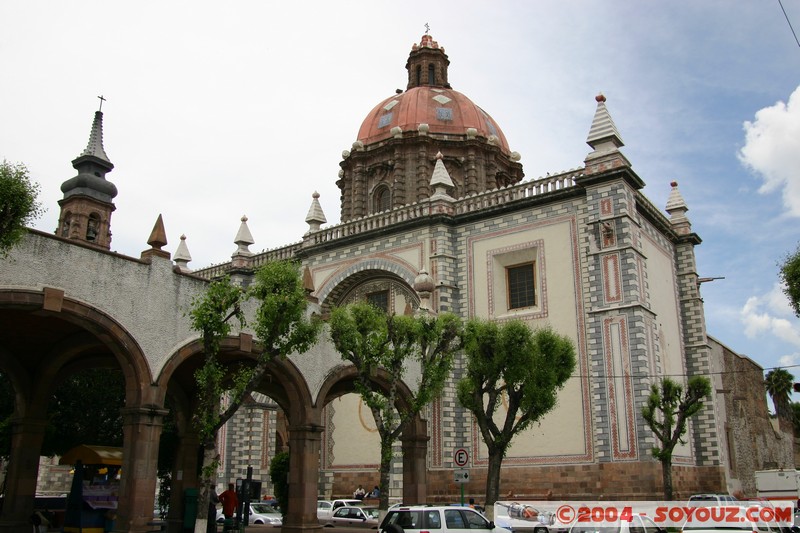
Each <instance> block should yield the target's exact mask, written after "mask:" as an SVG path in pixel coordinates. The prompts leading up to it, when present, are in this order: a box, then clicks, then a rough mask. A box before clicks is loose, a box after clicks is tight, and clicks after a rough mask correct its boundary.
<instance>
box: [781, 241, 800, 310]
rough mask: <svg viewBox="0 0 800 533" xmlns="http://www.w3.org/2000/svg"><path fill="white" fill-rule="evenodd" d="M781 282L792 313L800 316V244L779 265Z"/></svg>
mask: <svg viewBox="0 0 800 533" xmlns="http://www.w3.org/2000/svg"><path fill="white" fill-rule="evenodd" d="M778 275H779V277H780V279H781V281H782V282H783V292H784V294H786V297H787V298H789V304H790V305H791V306H792V310H794V314H795V315H797V316H798V317H800V246H798V247H797V250H795V251H794V253H792V254H789V255H787V256H786V258H785V259H784V261H783V263H781V265H780V272H779V273H778Z"/></svg>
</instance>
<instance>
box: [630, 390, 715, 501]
mask: <svg viewBox="0 0 800 533" xmlns="http://www.w3.org/2000/svg"><path fill="white" fill-rule="evenodd" d="M709 394H711V382H710V381H709V380H708V378H705V377H702V376H692V377H690V378H689V381H688V382H687V384H686V389H685V390H684V388H683V386H682V385H680V384H679V383H677V382H675V381H673V380H671V379H670V378H663V379H662V380H661V383H654V384H653V385H652V386H651V387H650V396H649V397H648V398H647V403H646V404H645V405H644V407H642V417H643V418H644V420H645V422H647V425H648V426H649V427H650V429H651V430H652V431H653V433H654V434H655V436H656V439H657V440H658V442H659V443H660V446H654V447H653V457H654V458H656V459H658V460H659V461H661V473H662V477H663V482H664V499H665V500H671V499H672V453H673V451H674V450H675V446H677V445H678V444H679V443H683V441H682V440H681V439H682V438H683V436H684V435H685V434H686V430H687V425H686V424H687V422H688V421H689V419H690V418H691V417H693V416H694V415H696V414H697V413H698V412H699V411H700V409H702V408H703V399H704V398H705V397H707V396H708V395H709Z"/></svg>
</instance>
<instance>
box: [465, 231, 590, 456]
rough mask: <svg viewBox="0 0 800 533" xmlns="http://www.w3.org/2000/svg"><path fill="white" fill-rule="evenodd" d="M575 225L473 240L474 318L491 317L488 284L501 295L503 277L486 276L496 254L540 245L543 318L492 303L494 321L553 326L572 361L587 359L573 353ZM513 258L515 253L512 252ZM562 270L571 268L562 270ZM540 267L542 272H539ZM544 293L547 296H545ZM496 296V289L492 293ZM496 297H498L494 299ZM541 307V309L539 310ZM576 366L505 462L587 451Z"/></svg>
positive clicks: (482, 452)
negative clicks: (568, 348)
mask: <svg viewBox="0 0 800 533" xmlns="http://www.w3.org/2000/svg"><path fill="white" fill-rule="evenodd" d="M574 239H575V234H574V220H573V219H571V218H562V219H561V221H559V222H555V223H554V222H553V221H552V220H550V221H544V222H538V223H534V224H524V225H520V226H518V227H517V228H516V231H514V232H510V233H509V232H506V231H501V232H498V233H497V234H495V235H493V234H491V233H490V234H487V235H486V238H485V239H476V240H474V241H473V242H474V244H473V248H472V250H471V252H472V254H471V255H472V265H471V267H472V272H473V282H474V283H471V284H470V286H471V287H472V291H473V292H472V294H473V297H474V309H475V314H476V315H477V316H481V317H486V316H488V315H489V307H490V302H489V300H488V293H489V291H488V290H487V285H488V284H489V283H496V282H497V281H498V278H501V279H499V281H500V284H499V287H500V288H501V289H498V290H504V287H505V272H504V271H502V269H500V270H501V271H498V269H497V268H494V271H491V272H490V270H491V269H490V267H491V265H490V264H489V263H490V261H491V260H488V261H487V256H489V257H491V256H492V254H493V253H494V252H493V251H497V250H517V249H518V248H519V246H522V245H525V243H539V246H540V247H541V248H542V250H543V254H540V255H539V259H538V260H539V261H540V262H542V263H543V265H540V268H539V272H540V273H541V277H542V279H541V283H540V284H539V287H540V290H541V294H540V297H541V298H546V299H547V309H546V313H542V311H543V309H540V310H539V311H537V312H536V313H535V314H533V315H531V314H530V313H526V312H525V311H523V310H520V311H517V312H505V311H504V310H502V309H500V307H501V306H500V304H499V302H495V304H494V308H495V316H497V315H498V314H502V316H497V317H498V318H519V319H523V320H526V321H527V322H528V323H529V324H530V325H531V327H533V328H537V327H544V326H551V327H552V328H553V330H554V331H556V332H557V333H559V334H561V335H566V336H567V337H569V338H571V339H572V341H573V342H574V344H575V347H576V357H577V358H580V357H582V356H584V355H585V354H581V353H579V352H578V351H577V347H578V346H579V344H578V337H579V335H581V332H580V331H579V326H578V313H577V312H576V310H577V309H580V305H579V302H578V295H577V293H576V277H577V276H578V272H577V268H578V266H577V265H578V258H577V257H575V247H574V246H573V245H574ZM512 253H516V252H512ZM565 265H569V266H568V267H565ZM541 267H543V268H541ZM545 292H546V296H545ZM495 294H497V290H495ZM498 297H499V296H496V298H498ZM539 307H540V308H542V307H543V306H542V305H540V306H539ZM580 373H581V367H580V364H578V365H577V366H576V370H575V371H574V373H573V377H572V378H570V379H569V380H568V381H567V383H566V385H565V387H564V388H563V389H562V390H561V391H560V392H559V394H558V404H557V405H556V407H555V408H554V409H553V410H552V411H551V412H550V413H548V414H547V415H545V416H544V417H542V419H541V421H540V423H537V424H533V426H532V427H531V428H529V429H528V430H526V431H525V432H523V433H521V434H519V435H518V436H517V437H516V438H515V439H514V440H513V441H512V444H511V448H510V449H509V451H508V454H507V457H508V458H513V457H537V456H559V455H580V454H583V453H585V452H586V449H585V447H586V446H585V444H586V440H585V438H584V432H585V430H586V424H587V423H588V421H587V420H585V417H584V408H583V407H584V406H583V395H584V391H583V390H582V385H581V380H580V379H578V376H579V375H580ZM505 415H506V411H505V409H504V408H501V409H500V410H499V412H498V414H497V416H496V418H497V419H498V420H500V419H505ZM477 440H478V443H479V453H478V457H480V458H486V457H487V456H488V455H487V452H486V446H485V444H484V442H483V440H482V439H477Z"/></svg>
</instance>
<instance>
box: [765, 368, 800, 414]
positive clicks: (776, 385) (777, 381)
mask: <svg viewBox="0 0 800 533" xmlns="http://www.w3.org/2000/svg"><path fill="white" fill-rule="evenodd" d="M764 385H766V388H767V394H769V397H770V398H772V404H773V405H774V406H775V415H776V416H778V417H779V418H784V419H786V420H791V418H792V410H791V406H790V404H791V400H790V398H791V395H792V388H793V387H794V376H793V375H792V374H791V373H790V372H789V371H788V370H786V369H784V368H774V369H772V370H770V371H769V372H767V375H766V376H765V377H764Z"/></svg>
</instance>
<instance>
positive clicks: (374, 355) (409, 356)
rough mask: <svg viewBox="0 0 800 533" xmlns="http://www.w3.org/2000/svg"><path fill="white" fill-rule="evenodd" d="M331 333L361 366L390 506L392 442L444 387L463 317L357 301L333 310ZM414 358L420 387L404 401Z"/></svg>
mask: <svg viewBox="0 0 800 533" xmlns="http://www.w3.org/2000/svg"><path fill="white" fill-rule="evenodd" d="M330 333H331V338H332V340H333V344H334V346H335V347H336V350H337V351H338V352H339V353H340V354H341V356H342V359H344V360H345V361H350V362H351V363H352V364H353V366H354V367H355V368H356V371H357V372H358V377H357V379H356V381H355V389H356V392H358V394H359V395H360V396H361V399H362V401H363V402H364V404H365V405H366V406H367V407H369V409H370V411H371V412H372V417H373V419H374V420H375V426H376V428H377V430H378V435H379V437H380V441H381V451H380V465H381V466H380V485H379V487H380V502H379V504H378V507H379V508H380V509H388V506H389V473H390V471H391V464H392V445H393V444H394V443H395V441H396V440H397V438H398V437H399V436H400V434H401V433H402V432H403V430H404V429H405V427H406V425H407V424H408V423H409V422H410V421H411V420H413V419H414V417H416V416H417V415H418V414H419V413H420V412H421V411H422V410H423V409H424V408H425V406H426V405H428V404H429V403H430V402H431V401H433V400H434V399H435V398H436V397H437V396H439V395H440V394H441V393H442V390H443V389H444V384H445V381H446V380H447V377H448V375H449V374H450V370H451V369H452V367H453V357H454V356H455V352H456V351H457V350H458V349H459V346H460V344H461V339H460V335H461V320H460V319H459V318H458V317H457V316H456V315H454V314H452V313H442V314H440V315H438V316H428V315H421V314H420V315H417V316H397V315H393V314H387V313H385V312H384V311H382V310H380V309H378V308H377V307H375V306H373V305H370V304H367V303H356V304H351V305H347V306H344V307H340V308H336V309H334V310H333V312H332V313H331V318H330ZM410 363H417V364H419V367H420V378H419V381H418V383H417V388H416V392H413V393H412V395H411V397H410V398H405V399H404V400H403V401H399V400H400V398H399V397H398V392H399V391H398V388H397V384H398V383H400V382H401V381H402V380H403V377H404V375H405V373H406V369H407V366H408V365H409V364H410ZM378 369H381V370H383V371H385V372H386V373H387V374H388V380H389V388H388V389H382V388H380V387H378V385H377V384H376V383H375V382H374V380H373V379H374V377H375V375H376V372H377V371H378Z"/></svg>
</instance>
